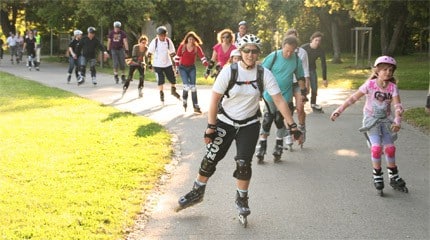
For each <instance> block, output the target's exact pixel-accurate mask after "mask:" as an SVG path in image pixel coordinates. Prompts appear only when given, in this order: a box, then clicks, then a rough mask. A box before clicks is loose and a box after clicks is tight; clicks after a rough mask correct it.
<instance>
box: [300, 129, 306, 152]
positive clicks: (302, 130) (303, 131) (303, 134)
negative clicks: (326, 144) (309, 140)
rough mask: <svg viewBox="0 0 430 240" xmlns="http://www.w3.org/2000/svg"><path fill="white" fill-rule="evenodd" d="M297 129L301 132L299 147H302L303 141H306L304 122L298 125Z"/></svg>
mask: <svg viewBox="0 0 430 240" xmlns="http://www.w3.org/2000/svg"><path fill="white" fill-rule="evenodd" d="M299 130H300V132H302V141H301V144H300V147H301V148H303V143H305V142H306V126H305V125H304V124H303V125H299Z"/></svg>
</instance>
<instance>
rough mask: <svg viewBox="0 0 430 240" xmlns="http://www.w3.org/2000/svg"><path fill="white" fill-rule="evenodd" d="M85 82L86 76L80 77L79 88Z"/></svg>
mask: <svg viewBox="0 0 430 240" xmlns="http://www.w3.org/2000/svg"><path fill="white" fill-rule="evenodd" d="M84 82H85V77H84V76H79V78H78V86H80V85H82V84H84Z"/></svg>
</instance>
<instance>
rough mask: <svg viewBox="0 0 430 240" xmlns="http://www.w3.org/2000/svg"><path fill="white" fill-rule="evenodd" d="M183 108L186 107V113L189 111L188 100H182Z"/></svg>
mask: <svg viewBox="0 0 430 240" xmlns="http://www.w3.org/2000/svg"><path fill="white" fill-rule="evenodd" d="M182 106H183V107H184V111H185V112H186V111H187V106H188V105H187V100H182Z"/></svg>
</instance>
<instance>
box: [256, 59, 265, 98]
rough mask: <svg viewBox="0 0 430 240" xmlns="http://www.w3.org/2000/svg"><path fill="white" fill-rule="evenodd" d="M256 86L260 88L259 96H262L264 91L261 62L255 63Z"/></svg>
mask: <svg viewBox="0 0 430 240" xmlns="http://www.w3.org/2000/svg"><path fill="white" fill-rule="evenodd" d="M257 86H258V90H260V97H263V92H264V67H263V66H261V64H258V65H257Z"/></svg>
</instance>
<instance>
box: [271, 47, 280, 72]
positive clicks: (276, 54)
mask: <svg viewBox="0 0 430 240" xmlns="http://www.w3.org/2000/svg"><path fill="white" fill-rule="evenodd" d="M277 56H278V50H276V51H275V56H273V59H272V63H271V64H270V68H269V70H270V71H272V68H273V64H275V61H276V57H277Z"/></svg>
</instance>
